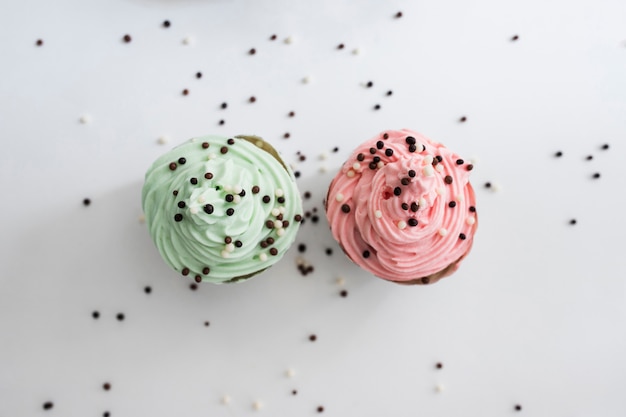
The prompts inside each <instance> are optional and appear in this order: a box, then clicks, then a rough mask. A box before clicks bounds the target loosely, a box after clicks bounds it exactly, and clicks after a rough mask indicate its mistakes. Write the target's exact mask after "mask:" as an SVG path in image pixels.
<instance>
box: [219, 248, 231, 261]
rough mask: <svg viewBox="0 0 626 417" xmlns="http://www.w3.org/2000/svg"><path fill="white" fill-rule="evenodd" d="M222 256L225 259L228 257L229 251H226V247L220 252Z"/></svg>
mask: <svg viewBox="0 0 626 417" xmlns="http://www.w3.org/2000/svg"><path fill="white" fill-rule="evenodd" d="M221 255H222V258H224V259H226V258H228V257H230V252H228V251H227V250H226V249H224V250H223V251H222V253H221Z"/></svg>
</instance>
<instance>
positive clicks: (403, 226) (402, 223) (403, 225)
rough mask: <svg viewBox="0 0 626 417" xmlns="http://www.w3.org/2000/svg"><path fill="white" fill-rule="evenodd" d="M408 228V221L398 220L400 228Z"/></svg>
mask: <svg viewBox="0 0 626 417" xmlns="http://www.w3.org/2000/svg"><path fill="white" fill-rule="evenodd" d="M405 228H406V222H405V221H404V220H400V221H399V222H398V229H400V230H402V229H405Z"/></svg>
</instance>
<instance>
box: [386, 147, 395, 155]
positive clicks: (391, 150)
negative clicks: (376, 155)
mask: <svg viewBox="0 0 626 417" xmlns="http://www.w3.org/2000/svg"><path fill="white" fill-rule="evenodd" d="M385 155H387V156H392V155H393V149H389V148H387V149H385Z"/></svg>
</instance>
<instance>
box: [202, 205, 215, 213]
mask: <svg viewBox="0 0 626 417" xmlns="http://www.w3.org/2000/svg"><path fill="white" fill-rule="evenodd" d="M202 209H203V210H204V212H205V213H206V214H212V213H213V205H212V204H205V205H204V207H203V208H202Z"/></svg>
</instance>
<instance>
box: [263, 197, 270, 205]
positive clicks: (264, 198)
mask: <svg viewBox="0 0 626 417" xmlns="http://www.w3.org/2000/svg"><path fill="white" fill-rule="evenodd" d="M263 202H264V203H265V204H267V203H269V202H270V196H269V195H264V196H263Z"/></svg>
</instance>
